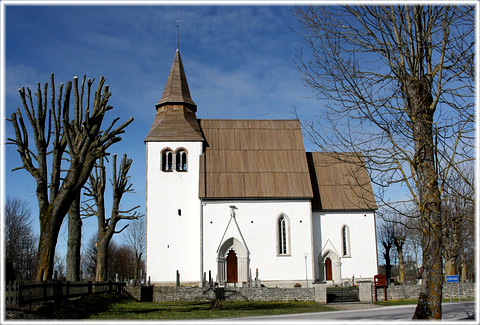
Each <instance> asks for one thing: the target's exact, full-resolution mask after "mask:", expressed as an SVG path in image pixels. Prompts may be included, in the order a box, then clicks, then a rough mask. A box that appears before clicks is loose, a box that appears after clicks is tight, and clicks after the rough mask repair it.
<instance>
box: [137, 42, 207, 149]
mask: <svg viewBox="0 0 480 325" xmlns="http://www.w3.org/2000/svg"><path fill="white" fill-rule="evenodd" d="M155 107H156V109H157V113H156V115H155V119H154V120H153V124H152V127H151V128H150V131H149V132H148V135H147V137H146V138H145V141H146V142H149V141H204V140H205V139H204V137H203V134H202V131H201V129H200V125H199V124H198V120H197V116H196V114H195V113H196V111H197V105H196V104H195V102H194V101H193V100H192V97H191V96H190V90H189V89H188V83H187V77H186V76H185V70H184V69H183V64H182V59H181V58H180V52H179V51H178V49H177V51H176V53H175V58H174V59H173V64H172V68H171V69H170V74H169V75H168V78H167V84H166V85H165V90H164V91H163V95H162V98H161V99H160V100H159V101H158V103H157V104H156V105H155Z"/></svg>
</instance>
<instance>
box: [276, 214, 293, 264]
mask: <svg viewBox="0 0 480 325" xmlns="http://www.w3.org/2000/svg"><path fill="white" fill-rule="evenodd" d="M277 254H278V255H288V254H290V234H289V224H288V219H287V217H286V216H285V215H283V214H282V215H280V217H278V220H277Z"/></svg>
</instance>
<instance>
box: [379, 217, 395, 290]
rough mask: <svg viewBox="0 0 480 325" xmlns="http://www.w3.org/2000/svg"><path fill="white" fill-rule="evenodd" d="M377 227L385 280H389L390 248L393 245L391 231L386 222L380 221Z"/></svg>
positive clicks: (390, 268)
mask: <svg viewBox="0 0 480 325" xmlns="http://www.w3.org/2000/svg"><path fill="white" fill-rule="evenodd" d="M377 227H378V229H377V240H378V241H379V242H380V244H381V245H382V246H381V247H382V256H383V259H384V260H385V276H386V277H387V281H388V282H390V278H391V276H392V262H391V250H392V247H393V232H392V229H391V227H390V225H389V224H387V223H386V222H382V223H380V224H379V225H378V226H377Z"/></svg>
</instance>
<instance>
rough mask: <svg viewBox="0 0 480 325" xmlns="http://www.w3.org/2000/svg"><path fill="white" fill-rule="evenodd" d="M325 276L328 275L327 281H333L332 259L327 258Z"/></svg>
mask: <svg viewBox="0 0 480 325" xmlns="http://www.w3.org/2000/svg"><path fill="white" fill-rule="evenodd" d="M325 275H326V278H327V280H332V279H333V277H332V260H331V259H330V257H327V258H326V259H325Z"/></svg>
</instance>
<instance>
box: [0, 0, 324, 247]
mask: <svg viewBox="0 0 480 325" xmlns="http://www.w3.org/2000/svg"><path fill="white" fill-rule="evenodd" d="M291 10H292V7H291V6H280V5H276V6H230V5H229V6H165V5H156V6H134V5H133V4H132V5H131V6H78V5H68V6H52V5H48V6H47V5H42V6H26V5H6V6H5V23H4V26H3V28H4V33H5V34H4V35H5V40H4V49H5V85H4V87H5V88H4V90H5V92H4V94H3V95H2V96H4V100H5V112H4V114H5V117H9V116H10V114H11V113H12V112H13V111H15V110H16V109H17V107H21V102H20V97H19V94H18V88H20V87H24V86H29V87H30V88H31V89H33V90H34V89H36V85H37V83H38V82H41V83H44V82H49V80H50V73H51V72H54V73H55V82H56V86H57V89H58V85H59V84H60V83H61V82H63V83H66V82H67V81H68V80H72V78H73V76H79V78H81V77H82V76H83V75H84V74H86V75H87V77H90V78H96V80H97V81H98V80H99V78H100V76H102V75H103V76H105V77H106V79H107V84H108V85H109V86H110V90H111V92H112V96H111V99H110V101H109V103H110V104H111V105H113V106H114V109H113V110H112V111H109V112H108V113H107V121H106V122H109V121H110V120H112V119H113V118H114V117H117V116H118V117H120V119H121V121H125V120H127V119H128V118H129V117H132V116H133V117H134V118H135V120H134V122H133V123H132V124H131V125H130V126H129V127H128V128H127V129H126V132H125V134H123V136H122V138H123V140H122V141H121V142H119V143H117V144H115V145H113V146H112V147H111V148H110V150H109V152H111V153H117V154H118V155H119V156H120V155H122V154H123V153H127V155H128V156H129V157H130V158H133V160H134V162H133V166H132V169H131V181H132V183H133V187H134V189H135V193H134V194H128V195H127V196H126V197H125V200H124V205H123V207H125V208H128V207H131V206H133V205H141V208H140V212H141V213H143V212H144V201H145V147H144V142H143V139H144V138H145V136H146V135H147V132H148V130H149V128H150V126H151V124H152V121H153V118H154V115H155V103H156V102H157V101H158V100H159V99H160V97H161V95H162V92H163V88H164V86H165V82H166V79H167V76H168V72H169V70H170V67H171V64H172V61H173V58H174V54H175V48H176V20H177V19H179V20H180V52H181V55H182V60H183V64H184V67H185V71H186V75H187V79H188V83H189V87H190V92H191V95H192V98H193V100H194V101H195V102H196V104H197V106H198V111H197V117H198V118H226V119H240V118H242V119H243V118H246V119H291V118H295V115H294V113H293V105H295V106H296V107H297V109H298V110H299V113H300V117H301V118H306V119H313V116H314V114H315V112H316V110H318V109H319V107H320V104H319V102H318V101H316V100H314V99H313V98H311V96H312V95H313V93H312V92H311V90H309V89H308V88H306V87H305V86H303V85H302V82H301V80H300V75H299V73H298V72H297V70H296V66H295V63H294V59H295V55H296V54H297V51H296V49H298V48H299V47H300V46H301V38H300V36H299V35H297V34H296V33H294V32H292V31H291V28H296V27H297V22H296V21H295V18H294V17H293V16H292V15H291V14H290V11H291ZM95 87H96V83H95ZM2 93H3V92H2ZM108 124H109V123H108ZM108 124H107V123H105V125H108ZM4 126H5V138H8V137H12V136H13V133H12V132H13V130H12V127H11V124H10V123H7V122H5V124H4ZM305 146H306V149H307V150H314V148H313V147H312V146H311V145H310V144H309V143H308V142H307V140H305ZM4 149H5V171H4V172H5V178H4V180H5V181H4V182H5V183H4V186H5V197H18V198H21V199H23V200H25V201H27V202H28V205H29V207H30V209H31V210H32V214H33V219H34V221H35V222H34V223H35V225H37V226H38V208H37V203H36V197H35V186H34V184H35V183H34V180H33V178H32V177H31V176H30V174H28V173H27V172H26V171H24V170H20V171H16V172H11V170H12V168H15V167H18V166H20V165H21V161H20V158H19V155H18V153H16V151H15V150H16V148H15V147H14V146H13V145H7V146H5V148H4ZM107 209H109V207H107ZM84 225H85V228H84V235H83V239H84V242H86V241H88V239H89V238H90V236H91V235H92V234H93V233H95V231H96V220H94V219H92V218H91V219H88V220H85V221H84ZM120 226H121V225H120ZM118 228H119V227H118ZM117 236H118V235H117ZM117 238H121V237H117ZM66 239H67V232H66V230H65V227H63V228H62V231H61V234H60V237H59V246H58V247H59V250H60V252H62V253H64V252H65V248H64V245H65V242H66ZM117 242H118V240H117Z"/></svg>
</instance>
